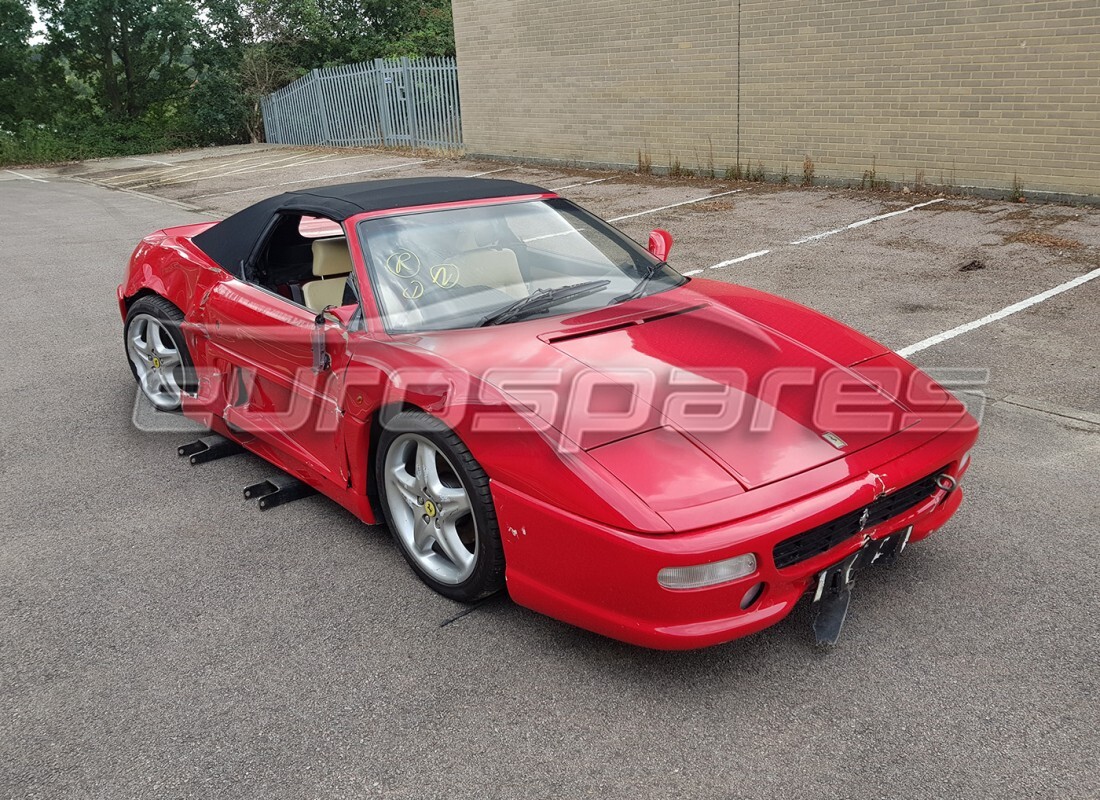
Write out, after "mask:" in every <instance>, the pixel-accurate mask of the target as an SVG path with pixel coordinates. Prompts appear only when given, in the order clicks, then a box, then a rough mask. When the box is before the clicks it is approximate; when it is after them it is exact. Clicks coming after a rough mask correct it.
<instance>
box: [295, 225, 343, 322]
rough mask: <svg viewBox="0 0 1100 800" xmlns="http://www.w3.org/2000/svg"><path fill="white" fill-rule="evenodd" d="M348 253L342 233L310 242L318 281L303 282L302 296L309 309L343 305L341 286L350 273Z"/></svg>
mask: <svg viewBox="0 0 1100 800" xmlns="http://www.w3.org/2000/svg"><path fill="white" fill-rule="evenodd" d="M351 270H352V266H351V253H350V252H348V240H347V239H345V238H344V237H343V236H340V237H336V238H332V239H317V240H315V241H314V242H313V275H314V277H316V278H317V279H318V280H315V281H310V282H309V283H304V284H302V298H303V299H304V300H305V304H306V307H307V308H308V309H310V310H311V311H320V310H321V309H323V308H324V307H325V306H342V305H343V304H344V285H345V284H346V283H347V278H348V275H349V274H351Z"/></svg>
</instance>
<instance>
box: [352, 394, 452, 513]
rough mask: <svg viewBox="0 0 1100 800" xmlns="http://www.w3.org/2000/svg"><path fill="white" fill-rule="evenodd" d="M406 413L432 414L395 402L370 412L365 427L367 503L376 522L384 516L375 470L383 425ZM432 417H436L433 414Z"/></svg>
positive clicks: (408, 403) (384, 404) (398, 401)
mask: <svg viewBox="0 0 1100 800" xmlns="http://www.w3.org/2000/svg"><path fill="white" fill-rule="evenodd" d="M405 411H421V412H423V413H425V414H431V412H430V411H428V410H427V409H425V408H423V407H421V406H419V405H417V404H416V403H413V402H410V401H409V400H395V401H393V402H391V403H383V404H382V405H380V406H378V407H377V408H376V409H374V411H372V412H370V414H369V415H368V419H367V420H366V423H367V424H366V425H364V426H363V431H364V433H365V434H366V437H367V441H366V453H367V463H366V490H367V502H369V503H370V509H371V513H372V514H373V515H374V518H375V519H376V520H379V521H381V520H382V519H383V516H382V495H381V493H380V491H379V486H378V480H379V477H380V476H379V475H378V471H377V470H376V469H375V468H374V465H375V463H377V460H378V440H379V439H380V438H381V437H382V425H383V424H384V422H385V420H386V419H387V418H388V417H391V416H397V415H398V414H401V413H402V412H405ZM432 416H435V415H434V414H432Z"/></svg>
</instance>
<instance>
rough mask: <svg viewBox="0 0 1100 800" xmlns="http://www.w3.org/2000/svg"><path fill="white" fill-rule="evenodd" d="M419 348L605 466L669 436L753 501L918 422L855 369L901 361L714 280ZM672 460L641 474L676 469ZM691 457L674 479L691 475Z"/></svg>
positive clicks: (797, 310) (425, 340)
mask: <svg viewBox="0 0 1100 800" xmlns="http://www.w3.org/2000/svg"><path fill="white" fill-rule="evenodd" d="M781 329H782V330H781ZM411 338H414V339H415V340H416V341H415V342H410V344H415V345H416V346H418V347H421V348H424V349H427V350H430V351H433V352H434V353H436V355H437V356H442V357H443V358H445V359H447V360H448V361H449V362H450V363H451V364H453V365H456V366H460V367H461V368H463V369H464V370H466V371H468V372H469V373H471V374H474V375H477V376H478V377H479V378H480V379H481V380H482V381H485V382H486V383H488V384H491V385H492V386H494V387H495V388H496V389H497V390H499V391H500V392H501V393H503V394H504V395H505V396H506V397H508V398H510V400H511V401H512V402H513V403H514V405H516V406H517V407H524V408H526V409H528V410H530V411H531V412H532V413H533V414H534V415H536V416H538V417H540V418H542V419H543V420H545V421H546V422H548V423H549V424H550V425H551V426H553V428H555V429H557V430H558V431H560V432H561V433H562V434H563V435H564V436H565V438H566V439H567V440H568V441H570V442H572V443H573V444H574V445H575V446H577V447H579V448H581V449H583V450H587V451H590V452H592V454H593V455H594V456H595V457H596V458H597V459H599V458H600V453H599V448H601V447H604V446H606V445H609V444H611V443H613V442H619V441H622V440H625V439H627V438H629V437H632V436H635V435H637V434H640V433H643V432H646V431H654V430H657V429H666V431H672V432H674V433H675V434H676V435H677V436H680V437H683V438H684V439H686V440H687V442H689V443H690V445H691V449H695V450H698V451H699V452H700V453H701V454H702V455H703V460H704V461H707V460H709V461H711V462H713V464H714V465H716V466H717V468H718V469H720V470H722V471H723V472H725V473H727V474H728V475H730V476H732V477H733V478H735V479H736V481H737V482H738V483H739V484H740V485H741V486H742V487H743V488H744V489H753V488H756V487H759V486H762V485H765V484H768V483H772V482H774V481H778V480H781V479H783V478H786V477H789V476H792V475H795V474H798V473H801V472H804V471H806V470H810V469H813V468H814V467H817V466H820V465H822V464H825V463H828V462H830V461H835V460H837V459H840V458H843V457H845V456H846V455H849V454H852V453H855V452H858V451H860V450H863V449H864V448H867V447H869V446H871V445H873V444H875V443H876V442H879V441H882V440H883V439H886V438H888V437H890V436H892V435H894V434H895V433H897V432H898V431H900V430H903V429H904V428H906V427H909V426H911V425H913V424H915V423H916V422H917V421H918V420H917V419H915V418H914V416H913V415H912V414H911V413H906V411H907V409H906V408H905V407H904V406H903V405H902V404H901V403H899V402H898V401H896V400H894V399H893V398H892V397H890V396H889V395H887V394H886V393H885V392H883V391H881V390H880V389H879V388H878V387H877V386H876V384H875V383H872V382H871V381H870V380H868V379H867V378H864V377H861V376H860V375H859V374H858V373H857V372H855V371H853V370H852V369H850V368H849V367H848V365H849V364H854V363H856V362H857V361H861V360H864V359H867V358H872V357H874V356H876V355H879V354H881V353H884V352H888V351H887V348H884V347H882V346H881V345H878V344H877V343H875V342H872V341H871V340H869V339H867V338H866V337H864V336H862V335H860V334H858V333H856V332H855V331H852V330H851V329H850V328H847V327H845V326H843V325H841V324H840V323H837V322H835V321H833V320H831V319H829V318H827V317H825V316H823V315H821V314H818V313H816V312H813V311H811V310H810V309H807V308H805V307H802V306H798V305H797V304H793V303H789V302H788V301H785V300H782V299H780V298H776V297H773V296H771V295H766V294H763V293H760V292H755V291H753V290H750V289H745V288H744V287H735V286H729V285H727V284H715V283H712V282H709V281H692V282H691V284H689V285H688V286H685V287H682V288H680V289H676V290H673V291H670V292H665V293H662V294H659V295H654V296H651V297H648V298H641V299H639V300H637V301H632V302H630V303H625V304H622V305H620V306H614V307H611V308H606V309H599V310H597V311H593V312H588V313H585V314H581V315H576V316H573V317H569V318H564V319H563V318H560V317H559V318H549V319H544V320H530V321H526V322H520V323H513V324H510V325H507V326H503V327H499V328H482V329H475V330H470V331H450V332H440V333H436V334H424V335H421V336H416V337H411ZM503 365H507V366H506V367H505V366H503ZM825 434H830V435H829V436H826V435H825ZM653 441H654V442H655V443H656V442H658V441H666V442H668V441H671V440H669V439H668V438H667V436H662V437H658V438H656V439H654V440H653ZM661 449H662V448H661V447H659V446H658V447H654V448H653V451H652V453H650V455H649V457H650V458H652V459H653V463H652V464H649V465H639V466H640V467H643V468H649V469H660V468H661V467H662V466H665V465H663V464H662V458H663V456H662V453H661V452H660V451H661ZM677 450H678V455H677V456H676V457H675V458H672V460H671V462H670V464H669V466H671V463H677V464H686V461H685V460H684V459H685V458H686V455H687V454H685V453H684V452H682V451H680V450H679V448H677ZM647 452H648V450H647Z"/></svg>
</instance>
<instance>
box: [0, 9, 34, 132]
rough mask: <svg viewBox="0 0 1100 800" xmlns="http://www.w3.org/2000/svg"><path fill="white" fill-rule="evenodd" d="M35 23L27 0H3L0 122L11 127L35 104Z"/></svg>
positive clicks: (0, 22) (0, 21)
mask: <svg viewBox="0 0 1100 800" xmlns="http://www.w3.org/2000/svg"><path fill="white" fill-rule="evenodd" d="M33 25H34V17H32V16H31V12H30V11H29V10H28V9H27V6H26V5H25V3H24V2H23V0H0V125H3V126H4V127H5V128H7V129H8V130H9V131H10V130H13V129H14V128H15V126H16V125H17V124H18V123H20V122H21V121H23V120H24V119H26V118H27V117H28V116H30V111H31V108H32V105H33V99H34V69H33V65H32V61H31V46H30V44H29V42H30V38H31V30H32V26H33Z"/></svg>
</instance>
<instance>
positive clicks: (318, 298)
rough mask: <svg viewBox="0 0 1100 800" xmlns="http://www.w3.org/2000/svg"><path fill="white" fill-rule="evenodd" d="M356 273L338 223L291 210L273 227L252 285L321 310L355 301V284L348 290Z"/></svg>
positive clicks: (279, 218) (261, 250)
mask: <svg viewBox="0 0 1100 800" xmlns="http://www.w3.org/2000/svg"><path fill="white" fill-rule="evenodd" d="M352 272H353V270H352V266H351V255H350V253H349V252H348V245H347V239H346V238H345V237H344V231H343V229H342V228H341V227H340V224H339V223H337V222H335V221H333V220H330V219H326V218H323V217H315V216H310V215H308V214H300V213H293V212H289V213H282V214H280V215H279V217H278V219H277V220H276V222H275V224H274V226H273V227H272V228H271V230H270V232H269V234H268V237H267V241H266V242H265V243H264V244H263V246H262V247H261V249H260V252H259V256H258V257H257V259H256V263H255V264H254V265H253V268H252V270H251V274H250V282H252V283H254V284H256V285H257V286H261V287H263V288H264V289H267V290H268V291H270V292H272V293H274V294H277V295H279V296H280V297H284V298H286V299H287V300H289V301H291V302H293V303H297V304H298V305H301V306H305V307H306V308H309V309H310V310H312V311H320V310H321V309H322V308H324V307H325V306H330V305H334V306H340V305H345V304H350V303H354V302H355V293H354V286H352V287H349V286H348V279H349V276H350V275H351V274H352ZM349 288H350V291H349ZM349 294H350V295H351V296H350V297H348V296H347V295H349Z"/></svg>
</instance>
